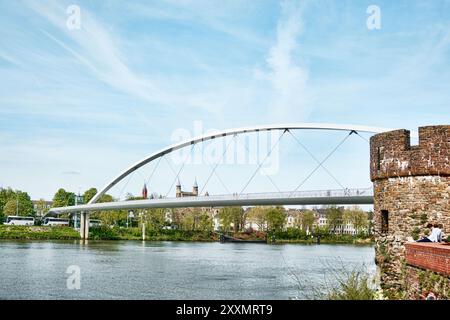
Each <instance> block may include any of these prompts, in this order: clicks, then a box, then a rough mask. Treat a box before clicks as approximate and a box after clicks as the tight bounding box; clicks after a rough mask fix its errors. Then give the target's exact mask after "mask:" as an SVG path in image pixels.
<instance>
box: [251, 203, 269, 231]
mask: <svg viewBox="0 0 450 320" xmlns="http://www.w3.org/2000/svg"><path fill="white" fill-rule="evenodd" d="M267 211H268V210H267V208H264V207H253V208H251V209H250V211H249V212H248V215H247V220H248V221H251V222H253V223H255V224H256V225H257V226H258V229H259V230H261V231H265V230H266V229H267Z"/></svg>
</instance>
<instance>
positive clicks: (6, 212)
mask: <svg viewBox="0 0 450 320" xmlns="http://www.w3.org/2000/svg"><path fill="white" fill-rule="evenodd" d="M33 214H34V208H33V202H32V201H31V199H30V196H29V195H28V193H26V192H23V191H20V190H12V189H11V188H0V216H14V215H33Z"/></svg>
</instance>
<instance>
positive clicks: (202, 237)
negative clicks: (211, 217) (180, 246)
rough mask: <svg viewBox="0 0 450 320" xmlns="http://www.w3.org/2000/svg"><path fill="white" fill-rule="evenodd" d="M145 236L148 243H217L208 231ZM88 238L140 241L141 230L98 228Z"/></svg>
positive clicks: (187, 231) (181, 231) (154, 231)
mask: <svg viewBox="0 0 450 320" xmlns="http://www.w3.org/2000/svg"><path fill="white" fill-rule="evenodd" d="M145 235H146V239H147V240H149V241H217V236H216V235H215V234H214V233H212V232H209V231H194V230H165V229H162V230H149V229H146V232H145ZM89 238H90V239H94V240H140V239H142V229H141V228H120V227H112V228H111V227H108V226H100V227H95V228H91V229H90V230H89Z"/></svg>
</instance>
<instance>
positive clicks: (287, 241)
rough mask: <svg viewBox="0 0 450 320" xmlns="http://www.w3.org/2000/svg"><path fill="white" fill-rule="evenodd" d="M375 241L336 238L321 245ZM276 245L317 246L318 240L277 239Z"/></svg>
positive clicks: (322, 241)
mask: <svg viewBox="0 0 450 320" xmlns="http://www.w3.org/2000/svg"><path fill="white" fill-rule="evenodd" d="M373 242H374V241H373V240H372V239H370V238H366V239H360V238H349V237H345V238H342V239H340V238H339V237H336V238H334V239H320V243H321V244H370V243H373ZM275 243H299V244H317V239H316V238H313V239H307V240H305V239H276V241H275Z"/></svg>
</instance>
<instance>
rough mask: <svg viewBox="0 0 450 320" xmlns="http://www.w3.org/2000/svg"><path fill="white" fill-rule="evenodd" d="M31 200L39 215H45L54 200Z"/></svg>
mask: <svg viewBox="0 0 450 320" xmlns="http://www.w3.org/2000/svg"><path fill="white" fill-rule="evenodd" d="M31 202H32V203H33V210H34V212H36V216H38V217H43V216H44V215H45V214H46V213H47V211H48V210H49V209H50V208H51V207H52V206H53V201H45V200H32V201H31Z"/></svg>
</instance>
